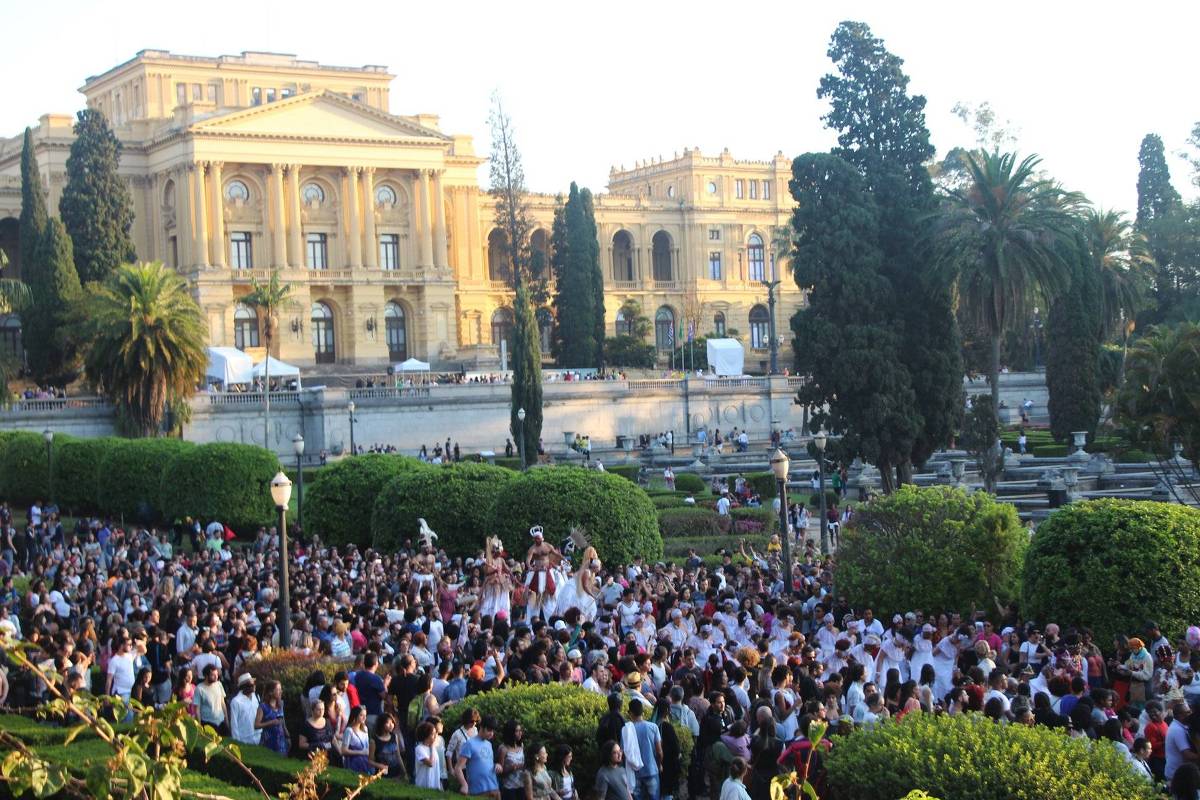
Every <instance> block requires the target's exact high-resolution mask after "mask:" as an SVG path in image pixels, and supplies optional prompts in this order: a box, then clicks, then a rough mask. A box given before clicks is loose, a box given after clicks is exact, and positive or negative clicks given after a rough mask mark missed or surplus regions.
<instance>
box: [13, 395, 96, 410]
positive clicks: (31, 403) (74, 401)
mask: <svg viewBox="0 0 1200 800" xmlns="http://www.w3.org/2000/svg"><path fill="white" fill-rule="evenodd" d="M82 408H94V409H100V410H105V411H107V410H109V409H111V408H112V406H111V405H110V404H109V402H108V401H107V400H105V399H104V398H102V397H48V398H45V399H38V398H32V399H26V398H21V399H19V400H15V401H13V404H12V405H11V406H9V407H8V409H7V411H9V412H13V413H17V412H26V413H28V412H37V413H46V414H54V413H58V412H62V411H75V410H78V409H82Z"/></svg>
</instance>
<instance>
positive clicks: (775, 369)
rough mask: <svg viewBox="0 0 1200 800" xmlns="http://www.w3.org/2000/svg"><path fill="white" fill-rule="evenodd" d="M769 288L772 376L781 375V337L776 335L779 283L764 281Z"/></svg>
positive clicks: (764, 284) (763, 283) (768, 306)
mask: <svg viewBox="0 0 1200 800" xmlns="http://www.w3.org/2000/svg"><path fill="white" fill-rule="evenodd" d="M762 285H763V286H765V287H767V308H768V309H769V310H770V312H771V331H770V332H771V374H772V375H778V374H779V337H778V336H776V335H775V287H776V286H778V285H779V281H763V282H762Z"/></svg>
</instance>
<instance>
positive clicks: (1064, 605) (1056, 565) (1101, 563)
mask: <svg viewBox="0 0 1200 800" xmlns="http://www.w3.org/2000/svg"><path fill="white" fill-rule="evenodd" d="M1024 598H1025V600H1024V610H1025V614H1026V616H1027V617H1028V618H1030V619H1036V620H1038V621H1039V622H1042V621H1046V622H1048V621H1050V620H1053V621H1055V622H1057V623H1059V624H1060V625H1063V626H1064V627H1066V626H1071V625H1084V626H1087V627H1090V628H1091V629H1092V630H1093V632H1094V633H1095V640H1096V642H1097V643H1098V644H1099V645H1100V646H1101V647H1104V648H1106V649H1107V648H1109V647H1111V646H1112V641H1113V636H1114V635H1115V634H1118V633H1123V634H1125V635H1126V636H1133V635H1138V636H1143V637H1144V633H1145V631H1144V626H1145V624H1146V622H1147V621H1148V620H1154V621H1156V622H1157V623H1158V624H1159V625H1160V626H1161V627H1162V631H1163V634H1164V635H1166V636H1167V637H1168V638H1170V639H1171V640H1172V641H1174V640H1175V639H1177V638H1179V637H1180V636H1182V635H1183V633H1184V631H1185V630H1186V629H1187V626H1188V625H1192V624H1194V621H1195V620H1196V619H1200V511H1198V510H1196V509H1194V508H1188V507H1187V506H1181V505H1176V504H1173V503H1158V502H1153V501H1148V500H1144V501H1134V500H1113V499H1102V500H1090V501H1083V502H1077V503H1072V504H1070V505H1068V506H1064V507H1063V508H1060V509H1058V510H1057V511H1055V512H1054V513H1053V514H1051V515H1050V518H1049V519H1047V520H1046V521H1045V522H1043V523H1042V524H1041V525H1039V526H1038V529H1037V533H1036V534H1035V535H1034V537H1033V541H1032V543H1031V544H1030V546H1029V553H1028V554H1027V555H1026V557H1025V574H1024Z"/></svg>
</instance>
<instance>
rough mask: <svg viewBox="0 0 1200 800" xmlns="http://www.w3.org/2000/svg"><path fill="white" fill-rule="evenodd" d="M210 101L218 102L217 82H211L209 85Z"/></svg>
mask: <svg viewBox="0 0 1200 800" xmlns="http://www.w3.org/2000/svg"><path fill="white" fill-rule="evenodd" d="M208 102H210V103H215V102H217V85H216V84H215V83H210V84H209V85H208Z"/></svg>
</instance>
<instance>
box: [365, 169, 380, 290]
mask: <svg viewBox="0 0 1200 800" xmlns="http://www.w3.org/2000/svg"><path fill="white" fill-rule="evenodd" d="M362 186H363V222H364V223H365V237H366V242H365V244H364V246H365V247H366V250H364V251H363V266H365V267H366V268H367V269H376V268H377V267H378V266H379V237H378V236H377V235H376V233H375V168H374V167H363V168H362Z"/></svg>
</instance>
